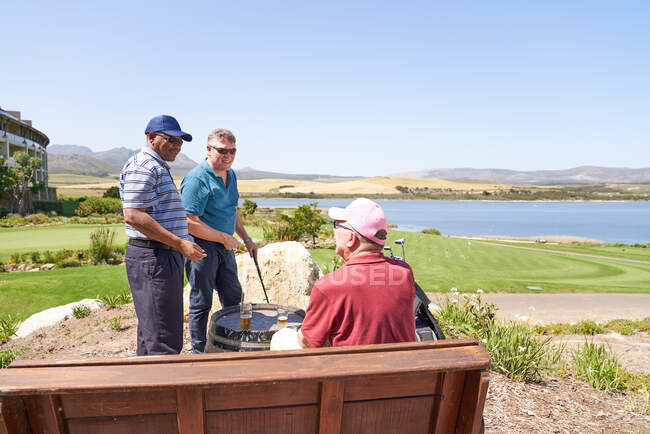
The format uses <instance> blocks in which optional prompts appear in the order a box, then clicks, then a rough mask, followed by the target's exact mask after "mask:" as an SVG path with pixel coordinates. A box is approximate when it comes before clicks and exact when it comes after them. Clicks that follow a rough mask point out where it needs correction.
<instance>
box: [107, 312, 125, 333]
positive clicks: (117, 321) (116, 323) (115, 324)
mask: <svg viewBox="0 0 650 434" xmlns="http://www.w3.org/2000/svg"><path fill="white" fill-rule="evenodd" d="M121 319H122V318H121V317H119V316H116V317H115V318H111V320H110V321H109V324H108V326H109V327H110V328H111V330H115V331H116V332H119V331H120V330H122V322H121Z"/></svg>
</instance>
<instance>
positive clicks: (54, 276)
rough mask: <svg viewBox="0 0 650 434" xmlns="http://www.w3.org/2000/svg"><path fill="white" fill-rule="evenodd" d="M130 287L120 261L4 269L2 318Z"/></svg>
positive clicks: (0, 283) (0, 276)
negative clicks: (27, 270) (14, 270)
mask: <svg viewBox="0 0 650 434" xmlns="http://www.w3.org/2000/svg"><path fill="white" fill-rule="evenodd" d="M128 287H129V285H128V283H127V280H126V272H125V270H124V266H119V265H113V266H111V265H104V266H97V267H81V268H64V269H60V270H52V271H41V272H38V273H1V274H0V318H4V317H5V316H6V315H7V314H11V315H13V316H15V317H18V318H20V319H25V318H27V317H28V316H29V315H32V314H34V313H36V312H40V311H41V310H44V309H47V308H50V307H54V306H60V305H63V304H68V303H72V302H73V301H79V300H81V299H84V298H95V297H97V295H103V294H108V295H114V294H118V293H120V292H122V291H124V290H125V289H128Z"/></svg>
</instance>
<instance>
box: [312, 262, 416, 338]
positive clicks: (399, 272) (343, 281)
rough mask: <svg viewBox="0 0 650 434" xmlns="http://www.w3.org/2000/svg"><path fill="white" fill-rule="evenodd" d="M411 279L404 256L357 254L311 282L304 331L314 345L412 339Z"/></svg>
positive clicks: (413, 327) (413, 332)
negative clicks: (342, 264) (401, 259)
mask: <svg viewBox="0 0 650 434" xmlns="http://www.w3.org/2000/svg"><path fill="white" fill-rule="evenodd" d="M414 298H415V281H414V279H413V272H412V271H411V267H409V265H408V264H407V263H406V262H403V261H398V260H396V259H390V258H387V257H385V256H384V255H383V254H381V253H371V254H366V255H361V256H355V257H353V258H351V259H350V260H348V262H347V263H346V264H345V265H344V266H342V267H341V268H339V269H338V270H336V271H335V272H333V273H330V274H328V275H326V276H324V277H323V278H321V279H319V280H318V282H316V284H315V285H314V288H313V289H312V291H311V296H310V298H309V306H308V307H307V313H306V315H305V320H304V321H303V322H302V327H301V331H302V335H303V336H304V337H305V339H307V341H308V342H309V344H310V345H311V346H313V347H322V346H324V345H325V343H326V342H327V341H329V343H330V345H331V346H342V345H365V344H382V343H391V342H412V341H414V340H415V317H414V315H413V300H414Z"/></svg>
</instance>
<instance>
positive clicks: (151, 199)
mask: <svg viewBox="0 0 650 434" xmlns="http://www.w3.org/2000/svg"><path fill="white" fill-rule="evenodd" d="M156 180H157V177H156V174H155V173H154V172H152V171H151V170H149V169H146V168H144V167H141V166H131V167H128V168H127V169H126V170H125V171H124V173H123V175H122V182H123V190H122V206H123V207H124V208H149V207H151V206H154V205H155V204H156V202H157V201H158V195H157V194H156V188H155V187H156Z"/></svg>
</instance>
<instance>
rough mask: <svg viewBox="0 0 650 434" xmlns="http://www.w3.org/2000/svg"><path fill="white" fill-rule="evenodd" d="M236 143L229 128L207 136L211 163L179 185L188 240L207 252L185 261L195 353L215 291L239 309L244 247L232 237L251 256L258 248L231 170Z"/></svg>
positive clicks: (202, 340) (225, 302)
mask: <svg viewBox="0 0 650 434" xmlns="http://www.w3.org/2000/svg"><path fill="white" fill-rule="evenodd" d="M235 142H236V139H235V136H234V135H233V133H232V132H230V131H228V130H226V129H222V128H219V129H216V130H214V131H212V132H211V133H210V135H208V145H207V148H206V151H207V153H208V155H207V158H206V159H205V160H204V161H203V162H202V163H201V164H199V165H198V166H197V167H195V168H194V169H192V170H191V171H190V172H189V173H188V174H187V175H185V178H183V182H182V183H181V198H182V200H183V205H184V206H185V210H186V211H187V225H188V229H189V232H190V235H191V237H192V239H193V240H194V241H195V242H196V243H197V244H198V245H199V246H201V247H202V248H203V249H204V250H205V252H206V253H207V256H206V257H205V258H204V259H202V260H201V261H198V262H192V261H185V269H186V273H187V280H188V281H189V284H190V286H191V288H192V289H191V291H190V309H189V323H190V324H189V326H190V337H191V339H192V352H194V353H202V352H204V350H205V344H206V328H207V325H208V315H209V314H210V308H211V307H212V297H213V295H214V290H215V289H216V290H217V292H218V294H219V300H220V301H221V306H223V307H228V306H235V305H237V304H239V302H240V300H241V295H242V289H241V285H240V283H239V279H238V277H237V263H236V262H235V254H234V251H233V250H235V249H237V248H239V245H240V243H239V241H238V240H237V239H236V238H235V237H233V234H234V233H235V232H237V235H239V236H240V237H241V239H242V240H244V243H245V244H246V248H247V249H248V252H249V254H250V255H251V256H253V257H257V245H256V244H255V243H254V242H253V240H252V239H251V238H250V237H249V236H248V233H247V232H246V229H245V228H244V225H243V224H242V220H241V216H240V215H239V212H238V211H237V202H238V200H239V192H238V190H237V177H236V176H235V172H234V171H233V170H232V169H231V167H232V163H233V162H234V161H235V153H236V152H237V148H236V147H235Z"/></svg>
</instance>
